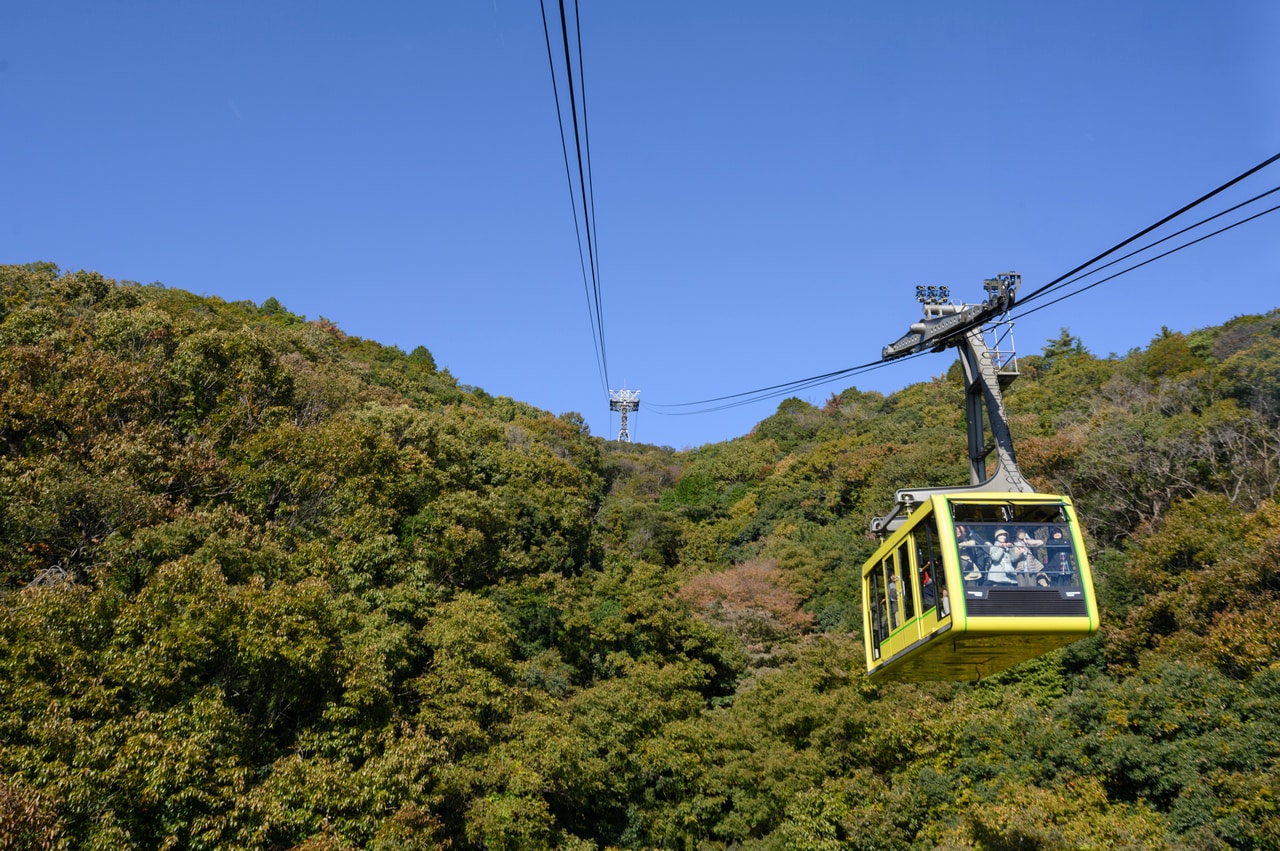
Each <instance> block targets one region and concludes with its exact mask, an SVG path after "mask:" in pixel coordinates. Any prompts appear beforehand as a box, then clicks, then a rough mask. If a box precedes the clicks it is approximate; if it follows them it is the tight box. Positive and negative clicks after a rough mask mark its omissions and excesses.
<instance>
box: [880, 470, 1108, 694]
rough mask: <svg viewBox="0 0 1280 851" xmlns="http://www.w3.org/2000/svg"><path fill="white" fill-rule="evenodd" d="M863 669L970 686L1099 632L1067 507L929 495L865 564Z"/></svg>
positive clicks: (1019, 498) (1015, 498)
mask: <svg viewBox="0 0 1280 851" xmlns="http://www.w3.org/2000/svg"><path fill="white" fill-rule="evenodd" d="M862 604H863V605H862V609H863V634H864V635H865V640H866V652H867V673H868V674H869V675H870V676H872V677H873V678H877V679H885V680H977V679H981V678H983V677H988V676H991V675H992V674H994V673H996V672H997V671H1002V670H1004V669H1005V668H1008V667H1010V666H1012V665H1016V664H1018V663H1019V662H1022V661H1024V660H1027V659H1030V658H1032V657H1035V656H1039V655H1040V654H1042V653H1045V652H1047V651H1049V650H1052V649H1054V648H1057V647H1062V646H1064V645H1067V644H1070V643H1071V642H1073V641H1077V640H1079V639H1081V638H1084V637H1086V636H1088V635H1092V634H1093V633H1094V632H1096V631H1097V629H1098V608H1097V601H1096V600H1095V599H1094V594H1093V579H1092V575H1091V574H1090V572H1089V562H1088V560H1087V559H1086V557H1085V549H1084V541H1083V539H1082V538H1081V535H1080V524H1079V522H1078V521H1077V519H1076V514H1075V509H1074V508H1073V507H1072V505H1071V500H1070V499H1068V498H1067V497H1064V496H1055V495H1052V494H1037V493H989V492H988V493H979V492H970V493H953V494H935V495H933V496H930V497H928V498H927V499H926V500H924V501H922V502H920V503H919V504H917V505H916V506H914V508H913V510H912V511H911V512H910V514H909V515H908V516H907V517H906V518H905V520H904V521H903V522H902V524H901V525H900V526H898V528H896V529H895V530H894V531H893V532H891V533H890V534H889V535H887V536H886V537H885V538H884V539H883V541H882V543H881V544H880V547H879V548H878V549H877V550H876V552H875V555H873V556H872V557H871V559H870V560H869V561H868V562H867V563H866V564H865V565H864V566H863V568H862Z"/></svg>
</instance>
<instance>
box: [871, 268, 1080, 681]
mask: <svg viewBox="0 0 1280 851" xmlns="http://www.w3.org/2000/svg"><path fill="white" fill-rule="evenodd" d="M1019 281H1020V278H1019V276H1018V275H1016V274H1015V273H1006V274H1002V275H1000V276H998V277H997V278H994V279H991V280H989V281H987V282H986V289H987V294H988V298H987V301H986V302H985V303H983V304H980V305H965V304H958V305H957V304H952V303H950V302H949V301H947V293H946V289H945V288H942V289H941V291H940V292H941V295H939V291H938V290H935V289H934V288H930V289H929V291H928V292H927V294H926V292H925V291H924V290H923V288H921V291H920V292H919V293H918V297H919V298H920V300H921V301H922V302H924V304H925V320H924V321H923V322H919V323H916V324H915V325H912V326H911V332H910V333H909V334H907V335H906V336H905V337H903V338H902V339H901V340H899V341H898V342H897V343H894V344H892V345H890V346H888V347H886V348H885V353H884V357H885V358H886V359H891V358H894V357H901V356H902V355H906V354H911V353H914V352H917V351H923V350H925V349H933V350H935V351H938V350H942V349H945V348H949V347H956V348H959V349H960V354H961V362H962V363H963V365H964V370H965V377H966V388H967V390H966V415H967V420H968V434H969V473H970V484H969V485H968V486H967V487H965V486H960V487H952V488H917V489H904V490H900V491H898V493H897V495H896V496H897V503H896V505H895V507H894V509H893V511H892V512H891V513H890V514H889V515H887V516H886V517H878V518H876V519H875V520H873V521H872V523H871V530H872V531H873V532H874V533H876V534H877V535H879V536H880V537H881V543H880V546H879V547H878V548H877V549H876V551H875V553H874V554H873V555H872V556H871V558H870V559H869V560H868V561H867V562H866V564H865V565H863V568H862V610H863V635H864V639H865V644H866V661H867V673H868V674H869V675H871V676H872V677H876V678H883V679H902V680H977V679H980V678H982V677H987V676H990V675H992V674H994V673H996V672H997V671H1002V670H1004V669H1005V668H1008V667H1010V666H1012V665H1016V664H1018V663H1019V662H1022V661H1025V660H1027V659H1031V658H1033V657H1035V656H1039V655H1040V654H1042V653H1045V652H1047V651H1049V650H1052V649H1054V648H1057V647H1062V646H1064V645H1066V644H1069V643H1071V642H1073V641H1076V640H1078V639H1081V638H1084V637H1085V636H1088V635H1091V634H1092V633H1094V632H1096V631H1097V629H1098V625H1099V622H1098V608H1097V601H1096V599H1095V598H1094V594H1093V576H1092V573H1091V572H1090V570H1089V561H1088V558H1087V557H1086V555H1085V547H1084V539H1083V537H1082V536H1081V530H1080V522H1079V520H1078V518H1077V517H1076V513H1075V508H1074V506H1073V505H1072V503H1071V500H1070V499H1069V498H1067V497H1065V496H1059V495H1055V494H1040V493H1035V492H1034V491H1033V489H1032V488H1031V487H1030V486H1029V485H1028V484H1027V483H1026V481H1025V480H1024V479H1023V478H1022V475H1021V472H1020V471H1019V470H1018V466H1017V461H1016V459H1015V456H1014V452H1013V442H1012V439H1011V438H1010V435H1009V430H1008V426H1007V424H1006V422H1005V415H1004V402H1003V399H1002V397H1001V392H1000V389H1001V387H1002V386H1006V385H1007V384H1008V383H1009V382H1010V381H1012V379H1013V378H1014V377H1015V376H1016V375H1017V364H1016V360H1014V359H1013V357H1012V354H1011V353H1008V354H1006V353H1003V352H1001V351H1000V348H999V345H996V346H993V347H988V346H987V345H986V342H985V340H984V339H983V330H984V327H983V326H984V323H986V322H987V321H988V320H990V319H991V318H993V317H995V316H997V315H1002V314H1005V313H1007V312H1008V310H1009V308H1010V307H1011V306H1012V304H1013V299H1014V295H1015V293H1016V291H1017V286H1018V283H1019ZM1001 324H1003V325H1005V326H1007V321H1005V322H1004V323H997V324H996V325H993V326H992V327H993V328H996V327H999V326H1000V325H1001ZM984 408H985V412H986V419H987V423H986V424H985V426H984V420H983V412H984ZM986 426H989V427H990V433H991V440H990V442H988V439H987V430H986ZM992 452H995V453H996V457H995V462H994V465H993V467H992V469H991V470H988V464H987V458H988V456H989V455H990V454H991V453H992Z"/></svg>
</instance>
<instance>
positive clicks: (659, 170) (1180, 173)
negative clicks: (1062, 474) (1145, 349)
mask: <svg viewBox="0 0 1280 851" xmlns="http://www.w3.org/2000/svg"><path fill="white" fill-rule="evenodd" d="M548 5H549V9H548V12H549V13H551V14H555V6H554V5H553V4H551V3H549V4H548ZM570 12H571V13H572V6H570ZM580 20H581V31H582V51H583V61H584V65H585V79H586V91H587V103H586V107H587V118H588V122H589V127H590V145H591V166H592V175H593V190H594V198H595V227H596V236H597V246H598V249H599V260H600V262H599V268H600V279H599V283H600V291H601V294H602V300H601V308H602V312H603V315H604V318H605V340H606V354H607V363H608V370H609V378H610V383H611V384H612V385H613V386H614V387H623V386H625V387H627V388H630V389H639V390H640V391H641V405H642V407H641V409H640V412H639V414H638V416H637V418H636V419H634V420H633V422H632V424H631V433H632V437H633V439H634V440H636V441H639V442H646V443H657V444H664V445H669V446H674V447H676V448H683V447H686V446H698V445H701V444H703V443H708V442H713V441H719V440H725V439H729V438H733V437H737V436H740V435H742V434H746V433H747V432H749V431H750V430H751V428H752V426H753V425H754V424H755V423H756V422H758V421H759V420H761V419H763V418H765V417H767V416H769V415H770V414H771V413H773V411H774V410H775V408H776V405H777V404H778V401H779V400H777V399H774V400H770V401H767V402H763V403H759V404H756V405H751V406H745V407H739V408H734V409H731V410H727V411H722V412H718V413H710V414H702V415H697V416H664V415H660V414H659V413H658V411H659V410H660V409H659V408H657V407H656V405H657V404H676V403H682V402H690V401H696V400H701V399H706V398H709V397H714V396H722V395H725V394H731V393H738V392H742V391H749V390H754V389H756V388H760V387H766V386H770V385H774V384H779V383H783V382H788V381H791V380H795V379H801V378H805V377H808V376H812V375H817V374H821V373H826V372H830V371H834V370H838V369H842V368H845V367H850V366H854V365H858V364H863V363H866V362H868V361H871V360H874V359H875V358H877V357H878V355H879V352H880V349H881V348H882V347H883V346H884V345H885V344H886V343H888V342H890V341H892V340H895V339H897V338H898V337H899V336H901V335H902V334H903V333H905V331H906V329H907V326H908V325H909V324H910V323H911V322H912V321H913V320H915V319H916V318H917V317H918V316H919V306H918V305H917V304H916V302H915V299H914V294H915V290H914V288H915V286H916V285H917V284H933V285H948V286H950V287H951V289H952V292H953V295H955V296H956V297H957V298H960V299H968V300H977V299H980V298H981V297H982V289H981V283H982V280H983V279H984V278H986V277H989V276H991V275H993V274H995V273H997V272H1003V271H1009V270H1016V271H1018V272H1020V273H1021V274H1022V275H1023V277H1024V291H1029V290H1030V289H1031V288H1034V287H1035V286H1038V285H1040V284H1043V283H1046V282H1048V281H1049V280H1051V279H1053V278H1055V277H1057V276H1058V275H1060V274H1062V273H1064V272H1066V271H1067V270H1068V269H1070V268H1072V267H1074V266H1075V265H1077V264H1078V263H1081V262H1083V261H1085V260H1087V259H1089V258H1090V257H1092V256H1094V255H1095V254H1097V253H1099V252H1101V251H1102V250H1104V249H1106V248H1108V247H1110V246H1111V245H1113V244H1115V243H1116V242H1119V241H1120V240H1122V239H1124V238H1126V237H1128V236H1129V235H1131V234H1132V233H1134V232H1136V231H1138V230H1140V229H1141V228H1143V227H1145V226H1147V225H1149V224H1151V223H1153V222H1155V221H1156V220H1157V219H1159V218H1161V217H1162V216H1164V215H1166V214H1168V213H1170V212H1172V211H1174V210H1175V209H1177V208H1179V207H1181V206H1182V205H1183V204H1185V203H1187V202H1189V201H1191V200H1193V199H1194V198H1196V197H1198V196H1199V195H1201V194H1203V193H1204V192H1206V191H1208V190H1210V189H1212V188H1214V187H1216V186H1218V185H1219V184H1221V183H1223V182H1225V181H1226V180H1228V179H1230V178H1232V177H1234V176H1236V175H1237V174H1239V173H1241V172H1243V171H1245V170H1246V169H1248V168H1250V167H1251V166H1253V165H1255V164H1257V163H1259V162H1261V161H1263V160H1265V159H1267V158H1268V157H1270V156H1271V155H1273V154H1275V153H1277V152H1280V50H1277V48H1276V45H1277V44H1280V3H1275V2H1271V0H1256V1H1255V2H1245V0H1222V2H1212V3H1210V2H1203V1H1202V0H1194V1H1193V0H1138V1H1137V2H1115V0H1104V1H1103V2H1098V1H1097V0H1084V2H1072V3H1052V4H1050V3H1040V2H1025V0H1018V2H977V1H976V0H975V2H963V3H961V2H952V1H951V0H947V2H928V0H924V1H923V2H914V3H886V2H876V3H872V2H856V1H855V0H841V1H840V2H816V0H815V2H805V0H796V2H786V3H783V2H756V0H733V2H729V0H723V1H722V2H710V0H707V2H699V0H680V1H679V2H668V0H643V2H639V0H636V2H623V0H607V2H600V0H584V3H583V6H582V8H581V10H580ZM561 97H562V98H564V97H566V95H565V92H564V89H563V88H562V89H561ZM1276 185H1280V166H1272V167H1270V168H1269V169H1267V170H1265V171H1264V172H1262V173H1260V174H1259V175H1258V176H1257V177H1255V178H1252V179H1251V180H1250V181H1248V182H1246V183H1245V184H1244V185H1242V187H1241V188H1240V189H1239V191H1236V192H1234V193H1232V195H1231V199H1232V200H1242V199H1243V198H1245V197H1248V196H1250V195H1253V194H1256V193H1258V192H1261V191H1265V190H1266V189H1270V188H1273V187H1274V186H1276ZM1276 197H1277V196H1272V198H1273V199H1274V198H1276ZM1224 203H1225V202H1224ZM1272 203H1277V202H1274V201H1273V202H1272ZM1222 206H1224V204H1218V205H1217V206H1216V207H1215V208H1213V210H1211V211H1216V209H1221V207H1222ZM1197 218H1199V216H1197ZM1278 237H1280V214H1278V215H1271V216H1267V217H1264V218H1262V219H1260V220H1258V221H1256V222H1254V223H1252V224H1250V225H1247V226H1244V227H1241V228H1237V229H1236V230H1234V231H1232V232H1230V233H1228V234H1224V235H1223V236H1220V237H1216V238H1214V239H1211V240H1209V241H1207V242H1206V243H1204V244H1202V245H1200V246H1197V247H1195V248H1191V249H1188V250H1186V251H1183V252H1180V253H1178V254H1177V255H1174V256H1172V257H1170V258H1167V259H1165V260H1162V261H1159V262H1157V263H1154V264H1152V265H1151V266H1148V267H1146V268H1145V269H1143V270H1142V271H1140V272H1135V273H1132V274H1128V275H1125V276H1123V277H1121V278H1118V279H1116V280H1115V281H1113V282H1110V283H1108V284H1104V285H1101V286H1099V287H1097V288H1096V289H1094V290H1091V291H1089V292H1088V293H1086V294H1083V295H1081V296H1078V297H1075V298H1071V299H1068V300H1067V301H1064V302H1062V303H1061V304H1059V305H1057V306H1055V307H1053V308H1050V309H1047V310H1042V311H1039V312H1037V313H1034V314H1032V315H1029V316H1027V317H1025V318H1024V319H1023V320H1022V321H1020V322H1019V323H1018V325H1017V327H1016V331H1015V335H1016V340H1017V342H1018V344H1019V347H1020V349H1021V350H1022V351H1024V352H1027V353H1034V352H1037V351H1039V349H1040V348H1041V346H1043V344H1044V342H1045V341H1046V339H1048V338H1049V337H1053V336H1056V335H1057V332H1058V330H1059V329H1060V328H1061V327H1064V326H1065V327H1069V328H1070V330H1071V331H1072V333H1074V334H1076V335H1078V336H1079V337H1081V338H1082V339H1083V341H1084V343H1085V345H1086V346H1088V347H1089V348H1090V349H1091V350H1092V351H1094V352H1095V353H1096V354H1100V355H1105V354H1108V353H1110V352H1117V353H1123V352H1125V351H1128V350H1129V349H1131V348H1134V347H1138V346H1144V345H1146V344H1147V343H1148V342H1149V341H1150V339H1151V338H1152V337H1153V336H1154V335H1155V334H1157V333H1158V332H1159V331H1160V329H1161V327H1162V326H1169V327H1171V328H1173V329H1175V330H1184V331H1189V330H1193V329H1195V328H1199V327H1204V326H1206V325H1211V324H1217V323H1220V322H1223V321H1225V320H1227V319H1229V318H1231V317H1233V316H1236V315H1239V314H1242V313H1255V312H1262V311H1266V310H1269V309H1272V308H1274V307H1276V306H1277V305H1280V295H1277V288H1276V284H1277V281H1278V279H1280V238H1278ZM42 260H43V261H51V262H54V263H57V264H58V265H59V266H60V267H62V268H63V269H70V270H75V269H81V268H84V269H96V270H97V271H99V272H102V273H103V274H104V275H107V276H108V277H112V278H117V279H124V280H133V281H139V282H142V283H151V282H156V281H158V282H161V283H164V284H165V285H167V286H170V287H177V288H181V289H186V290H191V291H193V292H196V293H200V294H205V295H211V296H214V295H216V296H219V297H222V298H224V299H227V300H240V299H249V300H252V301H254V302H257V303H261V302H262V301H264V300H266V299H267V298H269V297H273V296H274V297H275V298H277V299H278V300H279V301H280V302H281V303H283V304H284V305H285V306H286V307H287V308H288V309H290V310H292V311H293V312H295V313H299V314H303V315H305V316H307V317H308V318H310V319H316V318H319V317H321V316H323V317H326V318H328V319H330V320H333V321H334V322H336V323H337V324H338V326H339V327H341V328H342V329H343V330H344V331H346V332H347V333H349V334H353V335H356V336H360V337H365V338H370V339H374V340H377V341H379V342H382V343H384V344H388V345H397V346H399V347H401V348H402V349H404V350H405V351H409V350H411V349H413V348H414V347H415V346H418V345H425V346H426V347H427V348H429V349H430V350H431V351H432V353H433V354H434V355H435V358H436V361H437V363H438V364H439V365H441V366H447V367H448V368H449V370H450V371H451V372H452V373H453V374H454V375H455V376H456V377H457V378H458V379H459V380H460V381H462V382H463V383H466V384H471V385H474V386H478V387H482V388H484V389H485V390H487V391H488V392H490V393H492V394H494V395H504V396H511V397H514V398H516V399H519V400H522V401H525V402H529V403H531V404H533V405H536V406H538V407H540V408H544V409H547V410H549V411H552V412H553V413H563V412H566V411H578V412H580V413H582V414H583V415H584V416H585V417H586V419H587V421H588V422H589V423H590V425H591V428H592V431H593V433H595V434H598V435H603V436H616V434H617V429H618V421H617V416H616V415H611V414H610V412H609V410H608V402H607V398H606V396H605V393H604V388H603V387H602V382H601V379H600V376H599V372H598V369H597V361H596V355H595V350H594V346H593V343H592V332H591V325H590V322H589V314H588V307H587V298H586V295H585V286H584V282H583V273H582V266H581V261H580V259H579V254H578V243H577V239H576V237H575V229H574V221H573V217H572V211H571V208H570V201H569V188H568V183H567V181H566V175H565V164H564V155H563V153H562V150H561V141H560V135H559V128H558V124H557V117H556V111H555V105H554V101H553V94H552V86H551V71H550V67H549V64H548V59H547V48H546V42H545V40H544V35H543V24H542V18H541V13H540V11H539V5H538V3H537V2H535V0H452V2H449V0H430V1H429V2H428V1H427V0H423V2H376V3H352V2H316V0H305V2H302V0H269V2H263V0H253V2H244V1H243V0H220V2H177V0H164V2H159V0H157V2H135V0H117V1H116V2H105V0H93V2H74V3H73V2H61V0H38V1H37V0H3V2H0V262H2V263H27V262H34V261H42ZM953 360H954V358H953V356H952V355H951V354H946V355H935V356H932V357H928V358H920V359H916V360H913V361H910V362H908V363H901V364H895V365H893V366H890V367H888V368H885V369H882V370H878V371H876V372H873V373H869V374H866V375H861V376H858V377H856V378H854V379H851V380H847V381H841V382H836V383H834V384H831V385H826V386H823V387H817V388H813V389H810V390H806V391H803V392H802V393H801V394H800V395H801V397H802V398H805V399H807V400H809V401H812V402H814V403H815V404H821V403H822V402H823V401H824V400H825V399H826V398H827V397H828V396H829V395H830V394H831V393H832V392H838V391H840V390H842V389H844V388H845V387H846V386H850V385H851V384H856V385H857V386H858V387H859V388H861V389H873V390H881V391H884V392H891V391H893V390H896V389H899V388H901V387H903V386H905V385H907V384H910V383H912V382H915V381H919V380H923V379H925V378H928V377H930V376H932V375H937V374H940V373H942V372H945V371H946V369H947V368H948V367H949V366H950V364H951V363H952V361H953ZM651 406H655V407H651Z"/></svg>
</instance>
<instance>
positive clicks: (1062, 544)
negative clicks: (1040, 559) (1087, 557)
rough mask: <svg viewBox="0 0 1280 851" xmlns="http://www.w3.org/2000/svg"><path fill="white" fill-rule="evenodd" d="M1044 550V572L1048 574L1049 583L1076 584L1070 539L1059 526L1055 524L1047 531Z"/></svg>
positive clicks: (1057, 584) (1059, 584)
mask: <svg viewBox="0 0 1280 851" xmlns="http://www.w3.org/2000/svg"><path fill="white" fill-rule="evenodd" d="M1045 552H1046V553H1047V556H1046V562H1045V573H1046V574H1048V576H1049V583H1050V584H1051V585H1053V586H1056V587H1065V586H1068V585H1074V584H1076V580H1075V572H1076V569H1075V558H1074V556H1073V554H1072V552H1071V541H1070V539H1068V538H1067V536H1066V530H1064V529H1063V528H1062V527H1061V526H1055V527H1053V528H1052V529H1051V530H1050V531H1049V539H1048V540H1047V541H1045Z"/></svg>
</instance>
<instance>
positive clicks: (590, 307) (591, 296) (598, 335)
mask: <svg viewBox="0 0 1280 851" xmlns="http://www.w3.org/2000/svg"><path fill="white" fill-rule="evenodd" d="M539 6H540V8H541V10H542V32H543V36H544V38H545V40H546V45H547V64H548V65H549V67H550V71H551V91H552V94H553V96H554V99H555V106H556V119H557V121H558V122H559V127H560V148H561V150H562V151H563V153H564V172H565V180H566V182H567V183H568V186H569V205H570V207H571V209H572V211H573V223H574V235H575V236H576V237H577V241H578V260H579V264H580V265H581V267H582V286H583V291H584V293H585V294H586V298H587V319H588V321H589V323H590V325H591V341H592V345H593V346H594V347H595V353H596V371H597V373H599V378H600V385H601V388H602V389H603V390H604V391H605V392H606V393H608V389H609V371H608V361H607V357H606V353H605V349H604V329H603V314H602V312H601V310H600V307H599V294H600V288H599V282H598V279H597V275H596V264H595V260H594V259H593V258H594V254H595V252H594V249H593V248H592V246H591V228H590V224H589V223H586V222H585V219H586V218H587V216H588V215H589V211H588V210H587V209H586V195H585V191H584V194H583V208H584V209H583V219H584V225H585V228H586V233H587V252H586V253H585V254H584V252H583V244H582V243H583V234H582V232H583V228H582V227H579V223H578V202H577V199H576V198H575V196H574V185H573V172H572V170H571V168H570V165H569V142H568V137H567V135H566V133H565V126H564V110H563V108H562V107H561V105H560V89H559V86H558V84H557V83H556V66H555V54H554V53H553V51H552V48H551V30H550V26H549V25H548V23H547V8H546V3H545V0H539ZM560 21H561V35H562V37H563V38H564V39H565V56H566V64H567V63H568V55H569V46H568V32H567V26H566V24H565V17H564V4H563V0H562V1H561V5H560ZM579 41H581V38H579ZM579 50H581V47H580V46H579ZM567 75H568V79H569V100H570V107H571V109H572V111H573V115H574V147H575V150H576V151H577V156H578V172H579V175H580V176H581V174H582V155H581V150H580V146H579V144H578V138H577V110H576V108H574V107H573V74H572V69H568V70H567ZM584 120H585V116H584ZM593 194H594V193H593ZM588 257H590V258H592V259H591V263H590V273H589V275H590V278H591V280H590V281H589V280H588V264H587V259H588ZM593 282H594V283H593Z"/></svg>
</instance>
